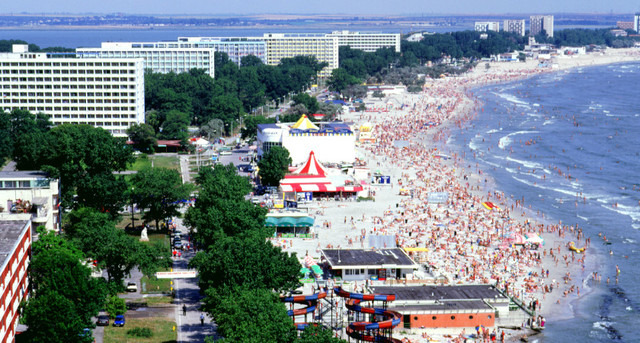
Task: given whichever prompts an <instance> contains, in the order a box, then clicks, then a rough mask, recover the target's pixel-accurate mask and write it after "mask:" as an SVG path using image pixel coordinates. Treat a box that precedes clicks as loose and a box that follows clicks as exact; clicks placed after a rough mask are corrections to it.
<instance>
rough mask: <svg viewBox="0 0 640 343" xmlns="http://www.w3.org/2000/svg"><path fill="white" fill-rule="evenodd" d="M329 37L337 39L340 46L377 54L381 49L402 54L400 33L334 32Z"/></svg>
mask: <svg viewBox="0 0 640 343" xmlns="http://www.w3.org/2000/svg"><path fill="white" fill-rule="evenodd" d="M327 37H337V38H338V46H349V47H350V48H351V49H357V50H363V51H366V52H375V51H376V50H378V49H380V48H394V49H395V51H396V52H400V34H399V33H381V32H351V31H333V32H332V33H330V34H328V35H327Z"/></svg>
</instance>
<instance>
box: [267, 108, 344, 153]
mask: <svg viewBox="0 0 640 343" xmlns="http://www.w3.org/2000/svg"><path fill="white" fill-rule="evenodd" d="M257 141H258V143H257V153H258V156H260V157H262V156H263V155H264V154H265V153H267V152H268V151H269V149H270V148H271V147H273V146H281V147H284V148H286V149H287V150H289V155H290V156H291V160H292V164H293V165H298V164H301V163H304V162H306V161H307V160H308V158H309V154H310V153H311V151H312V150H313V151H314V152H315V156H316V158H317V159H318V160H319V161H320V162H322V163H353V162H354V161H355V159H356V152H355V143H356V135H355V133H354V132H353V130H352V129H351V128H350V127H349V126H348V125H347V124H345V123H342V122H327V123H323V122H316V123H313V122H311V121H310V120H309V118H307V116H306V115H303V116H302V117H300V119H299V120H298V121H297V122H296V123H278V124H259V125H258V130H257Z"/></svg>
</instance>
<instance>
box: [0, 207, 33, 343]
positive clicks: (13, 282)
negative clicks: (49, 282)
mask: <svg viewBox="0 0 640 343" xmlns="http://www.w3.org/2000/svg"><path fill="white" fill-rule="evenodd" d="M28 217H29V216H28V215H22V216H16V217H13V218H11V219H5V218H2V217H0V342H14V341H15V335H16V328H17V327H18V321H19V318H20V303H21V302H22V301H24V300H26V298H27V295H28V294H29V278H28V277H27V276H28V273H27V270H28V268H29V260H30V259H31V242H32V232H31V221H30V220H29V218H28Z"/></svg>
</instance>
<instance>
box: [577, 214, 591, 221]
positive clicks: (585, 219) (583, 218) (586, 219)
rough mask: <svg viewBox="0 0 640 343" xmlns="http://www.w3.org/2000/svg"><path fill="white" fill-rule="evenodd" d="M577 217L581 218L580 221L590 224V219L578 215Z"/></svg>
mask: <svg viewBox="0 0 640 343" xmlns="http://www.w3.org/2000/svg"><path fill="white" fill-rule="evenodd" d="M576 217H578V218H580V219H582V220H584V221H585V222H588V221H589V218H588V217H583V216H581V215H579V214H577V215H576Z"/></svg>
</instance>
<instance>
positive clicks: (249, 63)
mask: <svg viewBox="0 0 640 343" xmlns="http://www.w3.org/2000/svg"><path fill="white" fill-rule="evenodd" d="M240 65H241V66H242V67H258V66H261V65H264V64H263V63H262V60H261V59H260V58H258V56H255V55H247V56H244V57H242V58H241V59H240Z"/></svg>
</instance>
